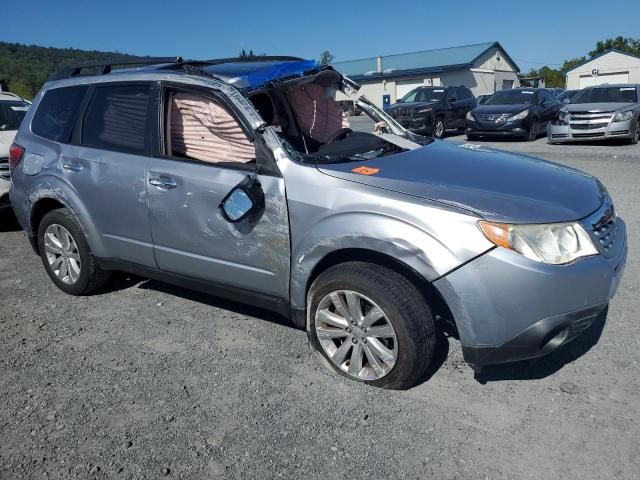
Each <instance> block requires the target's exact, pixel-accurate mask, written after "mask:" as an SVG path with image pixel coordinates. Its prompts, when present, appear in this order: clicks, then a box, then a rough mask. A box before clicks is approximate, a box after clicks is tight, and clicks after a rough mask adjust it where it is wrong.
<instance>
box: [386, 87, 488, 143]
mask: <svg viewBox="0 0 640 480" xmlns="http://www.w3.org/2000/svg"><path fill="white" fill-rule="evenodd" d="M477 104H478V103H477V101H476V98H475V97H474V96H473V93H472V92H471V90H469V89H468V88H467V87H454V86H448V87H418V88H416V89H413V90H411V91H410V92H409V93H407V94H406V95H405V96H404V97H403V98H402V99H401V100H400V101H398V102H397V103H396V104H394V105H392V106H391V107H389V108H388V109H387V113H388V114H389V115H391V116H392V117H393V118H395V119H396V120H397V121H398V122H399V123H400V124H401V125H402V126H403V127H405V128H407V129H408V130H411V131H413V132H417V133H424V134H427V135H431V136H433V137H436V138H442V137H443V136H444V133H445V131H447V130H450V129H456V128H464V119H465V116H466V115H467V113H468V112H469V110H471V109H472V108H473V107H475V106H476V105H477Z"/></svg>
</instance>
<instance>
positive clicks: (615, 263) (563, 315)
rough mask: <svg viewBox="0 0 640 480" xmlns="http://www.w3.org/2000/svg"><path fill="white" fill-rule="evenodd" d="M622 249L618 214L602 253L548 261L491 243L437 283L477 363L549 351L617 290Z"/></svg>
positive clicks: (588, 322)
mask: <svg viewBox="0 0 640 480" xmlns="http://www.w3.org/2000/svg"><path fill="white" fill-rule="evenodd" d="M626 257H627V242H626V226H625V223H624V221H623V220H622V219H618V220H617V221H616V226H615V244H613V245H612V246H610V247H609V248H608V250H607V251H606V254H605V253H604V251H603V253H601V254H599V255H594V256H592V257H586V258H582V259H579V260H577V261H575V262H573V263H571V264H567V265H548V264H544V263H538V262H534V261H532V260H529V259H527V258H526V257H524V256H522V255H520V254H519V253H516V252H513V251H511V250H507V249H504V248H494V249H493V250H491V251H490V252H488V253H487V254H485V255H483V256H481V257H479V258H477V259H475V260H474V261H472V262H470V263H468V264H466V265H464V266H463V267H462V268H459V269H457V270H455V271H454V272H452V273H450V274H448V275H446V276H444V277H442V278H440V279H439V280H437V281H436V282H434V285H435V287H436V288H437V289H438V291H439V292H440V293H441V295H442V296H443V298H444V300H445V301H446V302H447V304H448V306H449V308H450V309H451V312H452V314H453V316H454V319H455V322H456V326H457V328H458V333H459V335H460V342H461V344H462V350H463V354H464V357H465V360H466V361H467V362H468V363H470V364H471V365H473V366H474V367H482V366H484V365H489V364H494V363H504V362H512V361H516V360H524V359H528V358H535V357H539V356H543V355H547V354H549V353H551V352H552V351H554V350H555V349H557V348H558V347H560V346H562V345H564V344H565V343H567V342H569V341H570V340H572V339H574V338H575V337H576V336H577V335H578V334H579V333H581V332H582V331H583V330H585V329H586V328H587V327H588V326H589V325H591V323H592V322H593V320H594V319H595V318H596V317H597V316H598V314H599V313H600V312H601V311H602V310H603V309H604V308H605V307H606V306H607V304H608V302H609V300H610V299H611V298H612V297H613V295H614V294H615V292H616V290H617V288H618V285H619V284H620V280H621V277H622V275H623V272H624V267H625V263H626Z"/></svg>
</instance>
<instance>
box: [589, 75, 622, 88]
mask: <svg viewBox="0 0 640 480" xmlns="http://www.w3.org/2000/svg"><path fill="white" fill-rule="evenodd" d="M607 83H629V72H621V73H601V74H600V75H598V76H597V77H594V76H591V75H582V76H581V77H580V88H584V87H590V86H592V85H605V84H607Z"/></svg>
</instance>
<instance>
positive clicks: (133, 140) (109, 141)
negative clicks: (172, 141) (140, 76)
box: [82, 85, 151, 154]
mask: <svg viewBox="0 0 640 480" xmlns="http://www.w3.org/2000/svg"><path fill="white" fill-rule="evenodd" d="M150 88H151V87H150V86H149V85H118V86H112V85H110V86H102V87H96V89H95V90H94V92H93V96H92V97H91V100H90V102H89V106H88V107H87V112H86V113H85V116H84V121H83V123H82V145H84V146H86V147H93V148H100V149H105V150H116V151H121V152H126V153H133V154H143V153H145V143H146V142H145V139H146V132H147V111H148V108H149V96H150Z"/></svg>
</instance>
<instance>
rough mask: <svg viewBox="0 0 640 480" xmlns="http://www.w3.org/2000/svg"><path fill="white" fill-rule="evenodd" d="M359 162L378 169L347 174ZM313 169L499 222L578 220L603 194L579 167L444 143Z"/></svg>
mask: <svg viewBox="0 0 640 480" xmlns="http://www.w3.org/2000/svg"><path fill="white" fill-rule="evenodd" d="M363 166H366V167H371V168H374V169H375V168H377V169H379V171H378V172H377V173H375V174H374V175H361V174H357V173H353V172H352V170H353V169H354V168H357V167H363ZM317 167H318V169H319V170H320V171H321V172H323V173H325V174H327V175H331V176H334V177H338V178H341V179H344V180H348V181H352V182H357V183H361V184H366V185H371V186H374V187H379V188H384V189H387V190H392V191H396V192H401V193H405V194H408V195H414V196H416V197H421V198H425V199H429V200H434V201H438V202H441V203H444V204H448V205H453V206H457V207H460V208H463V209H466V210H469V211H471V212H474V213H476V214H478V215H480V216H482V217H484V218H485V219H487V220H492V221H498V222H513V223H551V222H565V221H573V220H578V219H581V218H583V217H586V216H587V215H589V214H590V213H592V212H594V211H595V210H596V209H597V208H598V207H600V205H601V204H602V202H603V200H604V197H605V195H606V191H605V190H604V187H602V185H601V184H600V182H598V180H596V179H595V178H594V177H592V176H590V175H587V174H586V173H583V172H580V171H578V170H574V169H571V168H568V167H564V166H562V165H558V164H555V163H551V162H546V161H544V160H539V159H536V158H533V157H528V156H524V155H517V154H513V153H508V152H504V151H501V150H495V149H491V148H486V147H484V146H479V145H471V144H456V143H452V142H449V141H435V142H433V143H431V144H430V145H427V146H425V147H422V148H418V149H415V150H411V151H407V152H403V153H400V154H397V155H392V156H388V157H383V158H378V159H374V160H369V161H366V162H349V163H336V164H328V165H327V164H322V165H318V166H317Z"/></svg>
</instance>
